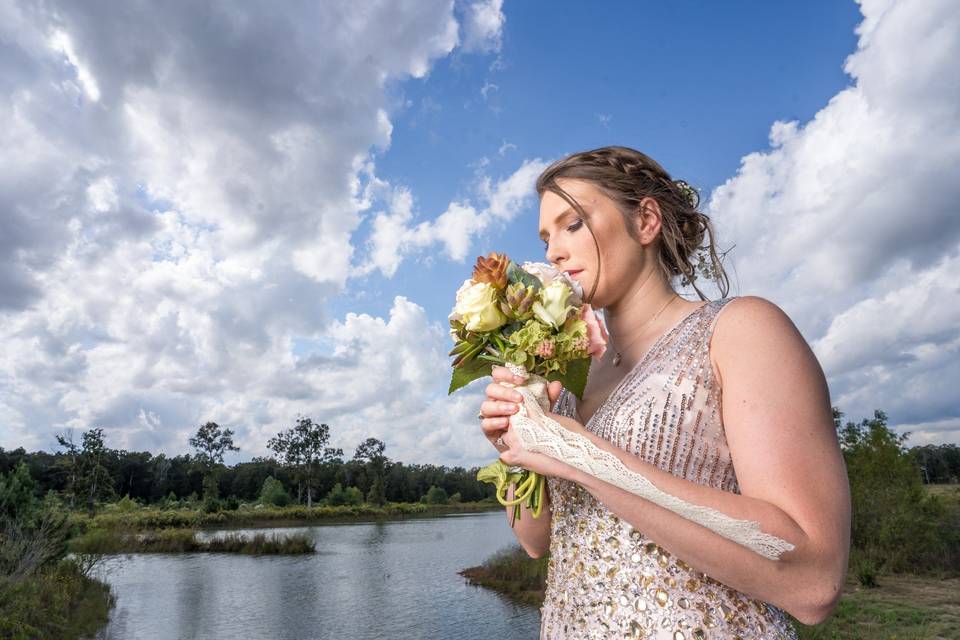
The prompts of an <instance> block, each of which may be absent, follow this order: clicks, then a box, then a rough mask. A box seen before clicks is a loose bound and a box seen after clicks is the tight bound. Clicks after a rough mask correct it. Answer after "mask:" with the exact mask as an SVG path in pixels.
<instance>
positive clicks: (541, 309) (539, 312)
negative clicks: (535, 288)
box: [533, 278, 574, 328]
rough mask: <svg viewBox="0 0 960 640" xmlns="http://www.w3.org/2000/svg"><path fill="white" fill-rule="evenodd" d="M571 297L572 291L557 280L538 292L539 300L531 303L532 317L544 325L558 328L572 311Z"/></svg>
mask: <svg viewBox="0 0 960 640" xmlns="http://www.w3.org/2000/svg"><path fill="white" fill-rule="evenodd" d="M571 297H573V289H571V288H570V287H569V286H568V285H567V283H566V282H564V281H563V280H562V279H559V278H558V279H556V280H554V281H553V282H551V283H550V284H548V285H547V286H545V287H544V288H543V289H541V290H540V299H539V300H537V301H536V302H534V303H533V315H535V316H536V317H537V319H538V320H540V321H541V322H543V323H544V324H549V325H550V326H552V327H554V328H559V327H560V325H562V324H563V323H564V322H565V321H566V319H567V316H569V315H570V311H571V310H573V309H574V307H573V306H571V305H570V298H571Z"/></svg>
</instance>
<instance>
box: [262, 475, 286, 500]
mask: <svg viewBox="0 0 960 640" xmlns="http://www.w3.org/2000/svg"><path fill="white" fill-rule="evenodd" d="M260 502H261V503H262V504H270V505H273V506H275V507H285V506H287V505H288V504H290V494H289V493H287V490H286V489H284V488H283V483H282V482H280V481H279V480H277V479H276V478H274V477H273V476H267V477H266V478H265V479H264V481H263V487H262V488H261V489H260Z"/></svg>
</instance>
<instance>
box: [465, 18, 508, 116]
mask: <svg viewBox="0 0 960 640" xmlns="http://www.w3.org/2000/svg"><path fill="white" fill-rule="evenodd" d="M505 22H506V16H504V14H503V0H476V1H475V2H472V3H470V5H469V6H468V7H467V8H466V17H465V20H464V25H463V30H464V37H463V50H464V51H468V52H469V51H482V52H495V51H499V50H500V46H501V41H502V37H503V25H504V23H505ZM484 97H486V96H484Z"/></svg>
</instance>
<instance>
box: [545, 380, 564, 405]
mask: <svg viewBox="0 0 960 640" xmlns="http://www.w3.org/2000/svg"><path fill="white" fill-rule="evenodd" d="M561 391H563V383H562V382H560V381H559V380H554V381H553V382H551V383H550V384H549V385H547V397H548V398H549V399H550V406H551V407H552V406H553V405H555V404H556V403H557V398H559V397H560V392H561Z"/></svg>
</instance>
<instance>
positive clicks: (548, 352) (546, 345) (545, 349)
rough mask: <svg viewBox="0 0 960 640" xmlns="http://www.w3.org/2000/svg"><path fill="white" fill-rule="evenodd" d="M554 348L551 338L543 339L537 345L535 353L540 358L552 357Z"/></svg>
mask: <svg viewBox="0 0 960 640" xmlns="http://www.w3.org/2000/svg"><path fill="white" fill-rule="evenodd" d="M554 349H555V345H554V344H553V340H544V341H542V342H541V343H540V344H539V345H537V355H538V356H540V357H541V358H552V357H553V354H554Z"/></svg>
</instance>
